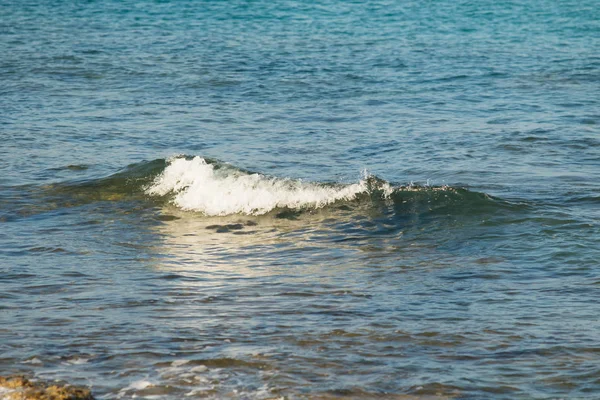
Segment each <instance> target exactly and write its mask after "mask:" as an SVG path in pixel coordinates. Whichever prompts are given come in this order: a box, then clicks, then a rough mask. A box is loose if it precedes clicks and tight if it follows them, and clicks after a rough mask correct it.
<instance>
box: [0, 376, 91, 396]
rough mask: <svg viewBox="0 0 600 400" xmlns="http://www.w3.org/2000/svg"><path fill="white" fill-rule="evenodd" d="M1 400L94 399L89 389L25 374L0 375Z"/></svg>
mask: <svg viewBox="0 0 600 400" xmlns="http://www.w3.org/2000/svg"><path fill="white" fill-rule="evenodd" d="M0 400H94V397H93V396H92V393H91V392H90V390H89V389H86V388H82V387H77V386H71V385H68V384H60V383H56V382H41V381H35V382H33V381H31V380H29V379H27V378H26V377H24V376H7V377H3V376H0Z"/></svg>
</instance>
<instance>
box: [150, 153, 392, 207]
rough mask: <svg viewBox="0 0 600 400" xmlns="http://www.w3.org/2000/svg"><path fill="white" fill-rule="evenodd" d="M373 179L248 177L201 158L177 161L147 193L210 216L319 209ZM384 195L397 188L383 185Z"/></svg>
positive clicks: (354, 194) (362, 189) (359, 191)
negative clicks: (327, 180) (337, 182)
mask: <svg viewBox="0 0 600 400" xmlns="http://www.w3.org/2000/svg"><path fill="white" fill-rule="evenodd" d="M373 181H374V180H373V179H372V178H371V177H368V176H365V179H363V180H361V181H360V182H358V183H354V184H350V185H331V184H329V185H327V184H321V183H311V182H304V181H301V180H293V179H281V178H275V177H268V176H265V175H262V174H258V173H248V172H246V171H242V170H240V169H236V168H233V167H229V166H226V165H218V164H211V163H208V162H207V161H206V160H205V159H203V158H201V157H194V158H192V159H186V158H174V159H172V160H171V161H170V162H169V165H168V166H167V167H166V168H165V170H164V172H163V173H162V174H161V175H160V176H158V178H157V179H156V180H155V181H154V183H153V184H152V185H151V186H150V187H148V188H147V189H146V193H148V194H150V195H159V196H164V195H167V194H170V193H172V194H173V195H174V197H173V198H172V200H171V201H172V203H173V204H175V205H176V206H177V207H179V208H181V209H182V210H187V211H198V212H202V213H204V214H206V215H210V216H223V215H229V214H248V215H261V214H266V213H268V212H270V211H272V210H274V209H277V208H288V209H294V210H300V209H309V208H312V209H317V208H322V207H324V206H327V205H330V204H333V203H335V202H337V201H343V200H345V201H352V200H354V199H356V198H357V196H358V195H360V194H363V193H367V192H368V191H369V190H372V188H371V187H372V185H373ZM378 189H379V190H381V191H382V193H383V194H384V196H389V195H390V194H391V193H392V191H393V189H392V187H391V186H390V185H389V184H388V183H381V184H379V187H378Z"/></svg>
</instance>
